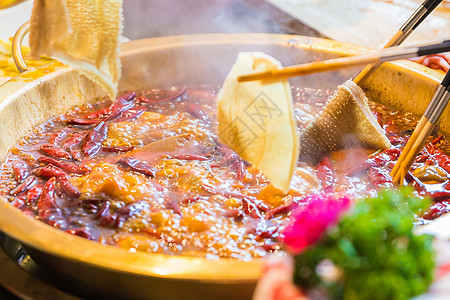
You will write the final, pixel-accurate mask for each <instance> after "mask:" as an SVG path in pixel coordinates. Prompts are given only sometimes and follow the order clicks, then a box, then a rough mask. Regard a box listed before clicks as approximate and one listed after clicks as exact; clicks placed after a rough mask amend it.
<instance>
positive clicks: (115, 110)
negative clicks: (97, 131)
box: [104, 102, 134, 121]
mask: <svg viewBox="0 0 450 300" xmlns="http://www.w3.org/2000/svg"><path fill="white" fill-rule="evenodd" d="M133 106H134V103H133V102H129V103H126V104H123V105H115V106H112V107H111V109H110V113H109V115H108V116H107V117H106V118H105V119H104V120H105V121H111V120H113V119H114V118H116V117H118V116H119V115H120V114H121V113H123V112H125V111H127V110H129V109H130V108H132V107H133Z"/></svg>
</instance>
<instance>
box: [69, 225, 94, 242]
mask: <svg viewBox="0 0 450 300" xmlns="http://www.w3.org/2000/svg"><path fill="white" fill-rule="evenodd" d="M66 232H68V233H70V234H73V235H77V236H80V237H82V238H85V239H88V240H92V235H91V233H90V232H89V231H88V230H87V229H86V228H81V227H78V228H72V229H69V230H66Z"/></svg>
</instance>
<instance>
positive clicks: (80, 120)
mask: <svg viewBox="0 0 450 300" xmlns="http://www.w3.org/2000/svg"><path fill="white" fill-rule="evenodd" d="M101 121H102V120H101V119H85V118H74V119H69V120H67V123H68V124H73V125H93V124H97V123H99V122H101Z"/></svg>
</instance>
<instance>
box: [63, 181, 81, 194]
mask: <svg viewBox="0 0 450 300" xmlns="http://www.w3.org/2000/svg"><path fill="white" fill-rule="evenodd" d="M57 181H58V184H59V186H60V188H61V189H62V190H63V192H65V193H66V194H67V195H68V196H69V197H71V198H79V197H80V196H81V192H80V191H79V190H78V189H77V188H76V187H75V186H74V185H73V184H71V183H70V182H69V181H67V180H62V179H58V180H57Z"/></svg>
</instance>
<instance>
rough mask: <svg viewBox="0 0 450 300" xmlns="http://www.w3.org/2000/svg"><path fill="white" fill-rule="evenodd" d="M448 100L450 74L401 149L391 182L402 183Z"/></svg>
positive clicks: (446, 76)
mask: <svg viewBox="0 0 450 300" xmlns="http://www.w3.org/2000/svg"><path fill="white" fill-rule="evenodd" d="M449 100H450V72H447V75H445V77H444V79H443V80H442V83H441V84H440V86H439V87H438V89H437V90H436V92H435V94H434V96H433V98H432V99H431V101H430V103H429V104H428V107H427V109H426V110H425V113H424V114H423V116H422V118H421V119H420V121H419V123H418V124H417V126H416V128H415V129H414V132H413V134H412V135H411V137H410V139H409V140H408V143H407V144H406V145H405V148H403V151H402V153H401V154H400V157H399V158H398V160H397V163H396V164H395V166H394V168H393V169H392V171H391V176H392V179H393V182H396V183H400V182H401V181H403V178H404V177H405V174H406V172H407V170H408V169H409V168H410V167H411V165H412V164H413V162H414V159H415V158H416V156H417V154H418V153H419V152H420V150H421V149H422V148H423V146H424V144H425V142H426V139H427V138H428V137H429V135H430V134H431V132H432V131H433V129H434V128H435V126H436V124H437V123H438V122H439V119H440V118H441V116H442V113H443V112H444V110H445V108H446V107H447V104H448V101H449Z"/></svg>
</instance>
